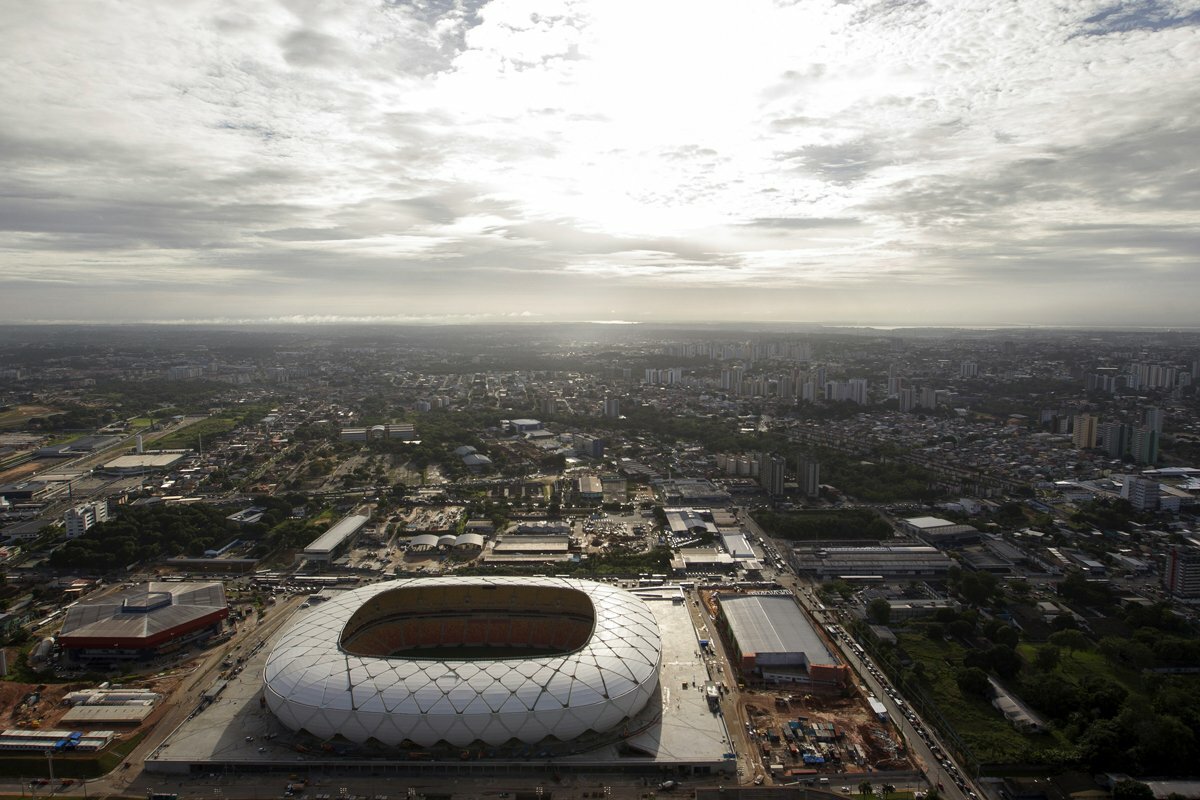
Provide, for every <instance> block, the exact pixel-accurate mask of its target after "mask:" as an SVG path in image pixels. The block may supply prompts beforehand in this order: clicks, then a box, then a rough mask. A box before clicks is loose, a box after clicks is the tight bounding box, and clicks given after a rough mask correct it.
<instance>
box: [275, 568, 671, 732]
mask: <svg viewBox="0 0 1200 800" xmlns="http://www.w3.org/2000/svg"><path fill="white" fill-rule="evenodd" d="M661 658H662V640H661V637H660V635H659V631H658V625H657V624H656V622H655V620H654V615H653V613H652V612H651V610H650V608H649V607H648V606H647V605H646V603H645V602H644V601H642V600H641V599H640V598H638V597H637V596H635V595H633V594H631V593H629V592H626V591H624V590H623V589H618V588H616V587H613V586H609V585H607V584H602V583H594V582H591V581H581V580H573V579H564V578H498V577H497V578H482V577H480V578H418V579H413V580H400V581H391V582H387V583H379V584H375V585H372V586H368V587H364V588H362V589H356V590H354V591H351V592H347V593H345V594H342V595H340V596H338V597H336V598H334V599H333V600H331V601H329V602H327V603H323V604H321V605H319V606H316V607H314V608H312V609H311V610H309V611H307V612H306V613H304V616H302V617H301V618H300V619H299V620H297V621H296V622H295V623H294V624H293V625H292V627H291V628H290V629H289V630H288V631H287V632H286V633H285V634H284V635H283V637H282V638H281V639H280V641H279V644H278V645H276V647H275V649H274V650H273V651H272V652H271V655H270V657H269V658H268V659H267V665H266V669H265V696H266V700H267V705H268V706H269V707H270V709H271V711H272V712H273V713H274V714H275V716H276V717H278V719H279V720H280V721H281V722H282V723H283V724H284V725H286V726H287V727H289V728H291V729H292V730H297V731H300V730H303V731H307V732H308V733H310V734H312V735H313V736H317V737H320V738H332V737H333V736H336V735H340V736H342V737H344V738H346V739H348V740H350V741H353V742H360V743H361V742H367V741H369V740H374V741H377V742H380V743H382V744H386V745H398V744H401V743H402V742H404V741H406V740H407V741H411V742H413V743H415V744H418V745H421V746H430V745H434V744H437V743H439V742H446V743H448V744H451V745H454V746H466V745H468V744H471V743H474V742H483V743H486V744H489V745H500V744H503V743H505V742H509V741H512V740H517V741H520V742H526V743H536V742H540V741H542V740H544V739H546V738H547V737H555V738H557V739H559V740H568V739H573V738H575V737H577V736H579V735H581V734H583V733H585V732H588V731H596V732H603V731H608V730H612V729H614V728H616V727H617V726H619V725H620V724H621V723H622V722H623V721H624V720H626V719H628V718H629V717H631V716H633V715H634V714H636V713H637V712H639V711H640V710H641V709H642V708H643V706H645V705H646V702H647V701H648V700H649V699H650V697H651V696H652V695H653V694H654V692H655V690H656V689H657V688H658V675H659V665H660V662H661Z"/></svg>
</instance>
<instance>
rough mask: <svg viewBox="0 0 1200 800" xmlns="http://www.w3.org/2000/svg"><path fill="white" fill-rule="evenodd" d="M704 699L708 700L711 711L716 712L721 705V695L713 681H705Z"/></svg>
mask: <svg viewBox="0 0 1200 800" xmlns="http://www.w3.org/2000/svg"><path fill="white" fill-rule="evenodd" d="M704 697H705V698H706V699H707V700H708V708H709V710H710V711H716V710H717V709H718V708H719V707H720V705H721V693H720V692H719V691H718V690H717V684H716V683H714V682H713V681H705V683H704Z"/></svg>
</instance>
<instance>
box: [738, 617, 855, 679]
mask: <svg viewBox="0 0 1200 800" xmlns="http://www.w3.org/2000/svg"><path fill="white" fill-rule="evenodd" d="M717 625H718V627H719V629H720V630H721V632H722V633H723V634H724V636H725V639H726V641H727V642H728V643H729V644H730V645H731V646H732V648H733V652H734V656H735V659H736V662H737V666H738V668H739V669H740V670H741V672H742V675H743V676H745V677H747V678H751V679H760V680H762V681H765V682H767V683H791V684H800V685H803V686H805V687H807V688H810V689H826V690H837V689H840V688H841V687H843V686H845V685H846V682H847V681H848V680H849V673H848V672H847V670H846V667H845V665H843V664H842V663H841V662H840V661H839V660H838V658H837V657H836V656H835V655H833V653H831V652H830V651H829V648H827V647H826V646H825V642H824V640H822V639H821V636H820V634H819V633H817V631H816V629H815V628H813V626H812V624H811V623H809V621H808V617H806V616H805V615H804V612H803V611H802V610H801V609H800V606H799V605H798V604H797V603H796V600H795V598H793V597H791V596H790V595H780V594H771V595H761V594H750V595H729V596H722V597H721V598H720V599H719V601H718V614H717Z"/></svg>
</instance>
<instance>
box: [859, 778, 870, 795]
mask: <svg viewBox="0 0 1200 800" xmlns="http://www.w3.org/2000/svg"><path fill="white" fill-rule="evenodd" d="M858 793H859V794H861V795H862V796H863V797H867V796H868V795H870V794H871V793H872V792H871V782H870V781H862V782H860V783H859V784H858Z"/></svg>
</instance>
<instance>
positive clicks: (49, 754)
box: [46, 748, 54, 783]
mask: <svg viewBox="0 0 1200 800" xmlns="http://www.w3.org/2000/svg"><path fill="white" fill-rule="evenodd" d="M46 766H47V768H48V769H49V770H50V782H51V783H54V751H53V750H52V749H50V748H46Z"/></svg>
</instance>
